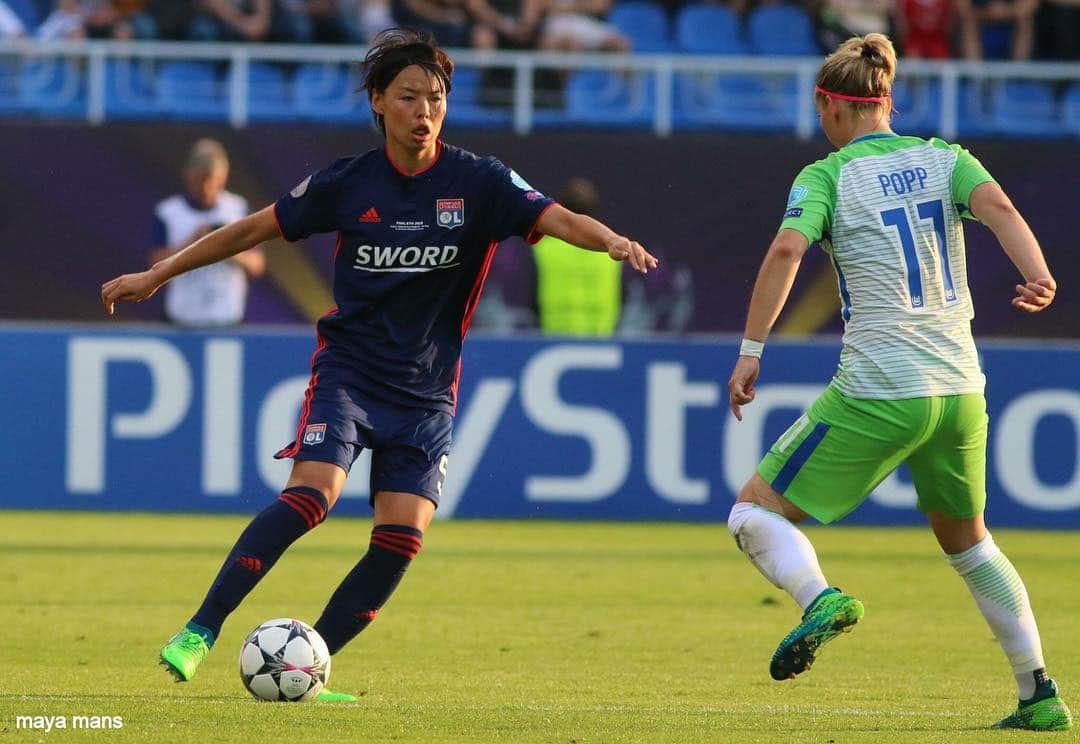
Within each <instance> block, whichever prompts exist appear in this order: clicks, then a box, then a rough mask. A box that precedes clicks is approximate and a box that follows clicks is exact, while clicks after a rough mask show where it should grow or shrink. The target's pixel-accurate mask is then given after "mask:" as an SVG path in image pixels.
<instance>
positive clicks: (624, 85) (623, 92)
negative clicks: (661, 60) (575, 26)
mask: <svg viewBox="0 0 1080 744" xmlns="http://www.w3.org/2000/svg"><path fill="white" fill-rule="evenodd" d="M655 108H656V77H655V76H654V75H651V74H646V73H620V72H612V71H608V70H581V71H578V72H575V73H573V74H572V75H571V76H570V79H569V80H568V81H567V84H566V118H567V119H568V120H569V121H571V122H576V123H580V124H592V125H597V126H607V127H640V126H647V125H649V124H651V123H652V121H653V116H654V115H655Z"/></svg>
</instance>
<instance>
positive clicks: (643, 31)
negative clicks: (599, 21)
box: [608, 0, 675, 54]
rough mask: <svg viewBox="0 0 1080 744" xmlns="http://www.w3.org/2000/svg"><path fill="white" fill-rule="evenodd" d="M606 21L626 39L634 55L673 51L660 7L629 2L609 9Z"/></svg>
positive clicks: (643, 0)
mask: <svg viewBox="0 0 1080 744" xmlns="http://www.w3.org/2000/svg"><path fill="white" fill-rule="evenodd" d="M608 22H610V23H611V24H612V25H614V26H615V28H617V29H619V31H620V32H621V33H622V34H623V35H624V36H626V37H627V38H628V39H630V44H631V48H632V49H633V51H635V52H643V53H646V54H647V53H664V52H670V51H673V50H674V47H675V45H674V43H673V42H672V40H671V30H670V22H669V21H668V17H667V13H666V12H664V8H663V6H662V5H658V4H657V3H651V2H647V0H629V2H622V3H619V4H618V5H616V6H615V7H614V8H612V9H611V12H610V13H609V14H608Z"/></svg>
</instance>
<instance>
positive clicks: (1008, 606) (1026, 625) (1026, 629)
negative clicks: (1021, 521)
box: [946, 532, 1045, 700]
mask: <svg viewBox="0 0 1080 744" xmlns="http://www.w3.org/2000/svg"><path fill="white" fill-rule="evenodd" d="M946 558H948V559H949V564H950V565H952V567H953V568H955V569H956V572H957V573H958V574H960V575H961V576H962V577H963V578H964V582H965V583H966V584H967V585H968V589H970V590H971V594H972V596H974V597H975V603H976V604H977V605H978V606H979V611H980V612H982V614H983V617H985V618H986V622H987V624H988V625H989V626H990V629H991V630H992V631H993V632H994V637H995V638H997V639H998V643H1000V644H1001V649H1002V650H1003V651H1004V652H1005V655H1006V656H1007V657H1008V658H1009V664H1010V665H1011V666H1012V670H1013V674H1014V675H1015V676H1016V686H1017V688H1018V691H1019V697H1020V699H1021V700H1027V699H1029V698H1030V697H1031V696H1032V695H1034V694H1035V675H1033V674H1032V672H1034V671H1035V670H1037V669H1042V668H1043V667H1044V666H1045V664H1044V663H1043V654H1042V643H1041V641H1040V640H1039V628H1038V626H1037V625H1036V624H1035V615H1034V614H1032V612H1031V603H1030V602H1029V601H1028V593H1027V589H1026V588H1024V582H1023V580H1021V578H1020V574H1018V573H1017V572H1016V569H1015V568H1013V564H1012V563H1010V562H1009V559H1008V558H1006V557H1005V554H1004V553H1002V552H1001V550H999V549H998V546H997V545H996V544H995V543H994V538H992V537H991V536H990V533H989V532H988V533H986V537H984V538H983V539H982V540H980V541H979V542H978V543H977V544H976V545H975V546H974V547H971V548H969V549H967V550H965V551H964V552H963V553H957V554H955V555H946Z"/></svg>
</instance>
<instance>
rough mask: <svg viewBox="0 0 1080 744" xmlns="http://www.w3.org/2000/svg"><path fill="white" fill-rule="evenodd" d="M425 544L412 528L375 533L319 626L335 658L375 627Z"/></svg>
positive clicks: (389, 527)
mask: <svg viewBox="0 0 1080 744" xmlns="http://www.w3.org/2000/svg"><path fill="white" fill-rule="evenodd" d="M423 544H424V533H423V532H421V531H420V530H418V529H414V528H412V527H404V526H402V525H396V524H381V525H379V526H377V527H375V529H373V530H372V531H371V545H370V546H369V547H368V552H367V553H366V554H365V555H364V557H363V558H361V559H360V562H359V563H357V564H356V566H354V567H353V570H352V571H350V572H349V574H348V575H347V576H346V577H345V580H344V581H342V582H341V585H340V586H339V587H338V588H337V590H336V591H335V592H334V596H332V597H331V598H330V602H329V603H328V604H327V605H326V609H325V610H323V613H322V617H320V618H319V620H318V622H316V623H315V630H317V631H318V632H319V635H321V636H322V637H323V640H324V641H326V645H327V647H328V648H329V649H330V653H331V654H335V653H337V652H338V651H339V650H341V648H342V647H343V646H344V645H345V644H346V643H348V642H349V641H351V640H352V639H353V638H355V637H356V636H357V634H359V633H360V631H362V630H363V629H364V628H366V627H367V626H368V625H370V624H371V621H372V620H374V619H375V616H376V615H377V614H378V613H379V609H380V608H381V607H382V606H383V605H384V604H385V603H386V600H388V599H389V598H390V595H391V594H393V593H394V589H396V588H397V585H398V584H399V583H400V582H401V577H402V576H404V575H405V571H406V569H408V567H409V564H410V563H411V562H412V559H413V558H415V557H416V554H417V553H419V552H420V548H421V547H422V546H423Z"/></svg>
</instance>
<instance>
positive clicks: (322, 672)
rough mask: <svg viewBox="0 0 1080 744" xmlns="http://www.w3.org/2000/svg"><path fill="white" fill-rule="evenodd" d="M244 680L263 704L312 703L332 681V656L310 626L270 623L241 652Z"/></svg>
mask: <svg viewBox="0 0 1080 744" xmlns="http://www.w3.org/2000/svg"><path fill="white" fill-rule="evenodd" d="M240 679H241V680H243V682H244V687H246V688H247V689H248V692H250V693H251V694H252V695H254V696H255V697H256V698H257V699H259V700H269V701H284V702H292V703H299V702H303V701H305V700H312V699H314V698H315V696H316V695H318V694H319V691H320V690H321V689H322V688H323V685H325V684H326V681H327V680H328V679H330V652H329V651H328V650H327V648H326V642H325V641H324V640H323V639H322V636H320V635H319V634H318V633H316V632H315V629H314V628H312V627H311V626H310V625H308V624H307V623H305V622H302V621H300V620H293V619H291V618H278V619H276V620H267V621H266V622H265V623H263V624H262V625H260V626H259V627H257V628H255V630H253V631H251V633H250V634H248V637H247V638H246V639H245V640H244V645H243V646H242V647H241V648H240Z"/></svg>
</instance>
